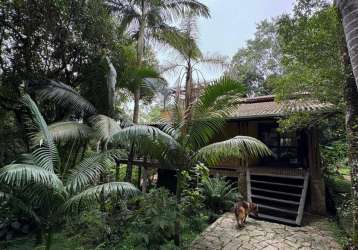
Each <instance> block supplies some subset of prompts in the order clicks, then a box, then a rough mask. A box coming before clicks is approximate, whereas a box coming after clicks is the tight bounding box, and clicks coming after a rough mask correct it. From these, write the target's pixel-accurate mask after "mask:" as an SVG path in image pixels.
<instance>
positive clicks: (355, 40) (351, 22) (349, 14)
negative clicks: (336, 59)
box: [335, 0, 358, 88]
mask: <svg viewBox="0 0 358 250" xmlns="http://www.w3.org/2000/svg"><path fill="white" fill-rule="evenodd" d="M335 3H336V5H337V6H338V8H339V10H340V13H341V16H342V23H343V28H344V33H345V35H346V42H347V47H348V53H349V56H350V60H351V64H352V68H353V74H354V77H355V84H356V87H357V88H358V29H357V27H358V1H357V0H336V1H335Z"/></svg>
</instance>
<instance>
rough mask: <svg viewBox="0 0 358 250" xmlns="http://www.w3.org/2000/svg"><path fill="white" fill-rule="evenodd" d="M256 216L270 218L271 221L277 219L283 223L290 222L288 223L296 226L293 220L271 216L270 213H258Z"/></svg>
mask: <svg viewBox="0 0 358 250" xmlns="http://www.w3.org/2000/svg"><path fill="white" fill-rule="evenodd" d="M258 218H260V219H267V220H272V221H279V222H283V223H285V224H290V225H296V226H297V224H296V221H295V220H290V219H285V218H281V217H276V216H272V215H268V214H261V213H259V216H258Z"/></svg>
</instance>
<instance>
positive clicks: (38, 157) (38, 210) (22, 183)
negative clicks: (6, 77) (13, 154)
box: [0, 95, 139, 249]
mask: <svg viewBox="0 0 358 250" xmlns="http://www.w3.org/2000/svg"><path fill="white" fill-rule="evenodd" d="M23 104H24V105H25V107H26V108H27V109H28V112H29V114H30V118H31V120H30V121H29V124H28V125H31V129H32V131H33V133H31V138H32V142H33V143H32V144H33V151H32V152H31V153H29V154H25V155H23V156H21V157H20V159H19V160H18V161H16V162H14V163H12V164H10V165H7V166H4V167H3V168H1V170H0V183H1V186H4V187H6V188H2V189H1V190H2V192H0V197H1V198H2V199H5V200H8V201H14V200H15V201H16V206H21V208H22V210H23V211H26V212H27V213H28V214H29V215H30V216H31V217H32V218H34V220H35V221H36V222H37V224H38V225H39V227H40V228H41V229H42V230H43V231H45V232H46V234H47V236H46V249H50V247H51V242H52V235H53V230H54V228H55V226H57V225H58V224H60V223H61V221H62V220H63V218H64V217H66V216H70V215H71V214H73V213H78V212H79V211H81V210H84V209H88V208H90V207H93V206H94V205H95V204H96V202H101V203H104V202H106V201H108V200H109V199H110V198H113V197H116V198H127V197H132V196H134V195H137V194H139V190H138V189H137V188H135V187H134V186H133V185H132V184H130V183H126V182H108V183H99V177H100V176H101V174H102V173H103V172H104V171H105V169H106V168H107V167H109V166H110V165H111V164H112V162H113V159H114V158H115V157H118V156H117V155H118V151H103V152H100V153H96V154H92V155H91V156H89V157H87V158H85V159H83V160H82V161H81V162H79V163H78V164H76V165H74V166H70V165H69V164H67V163H66V162H62V161H61V159H60V157H59V153H58V150H57V147H56V144H55V139H59V138H60V139H70V138H74V137H78V135H80V134H83V132H84V131H88V128H87V127H85V125H79V124H76V123H71V122H67V123H66V124H65V125H66V126H61V125H59V124H55V125H53V126H52V127H51V130H50V129H49V127H48V126H47V124H46V122H45V120H44V118H43V117H42V115H41V113H40V112H39V110H38V108H37V106H36V104H35V103H34V102H33V100H32V99H31V98H30V97H29V96H28V95H25V96H24V97H23ZM73 128H77V130H74V129H73ZM12 204H14V202H12Z"/></svg>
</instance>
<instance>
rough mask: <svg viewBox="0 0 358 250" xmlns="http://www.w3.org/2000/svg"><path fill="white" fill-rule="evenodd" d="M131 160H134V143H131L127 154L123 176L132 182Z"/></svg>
mask: <svg viewBox="0 0 358 250" xmlns="http://www.w3.org/2000/svg"><path fill="white" fill-rule="evenodd" d="M133 160H134V144H132V146H131V149H130V152H129V154H128V162H127V170H126V177H125V178H124V180H125V181H126V182H132V174H133Z"/></svg>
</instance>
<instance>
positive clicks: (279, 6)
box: [159, 0, 295, 85]
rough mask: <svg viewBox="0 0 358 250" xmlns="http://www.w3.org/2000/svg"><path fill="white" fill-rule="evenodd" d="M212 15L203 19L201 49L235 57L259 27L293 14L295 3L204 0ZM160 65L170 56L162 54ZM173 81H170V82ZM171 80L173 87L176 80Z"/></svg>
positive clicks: (215, 74) (284, 0) (290, 0)
mask: <svg viewBox="0 0 358 250" xmlns="http://www.w3.org/2000/svg"><path fill="white" fill-rule="evenodd" d="M201 2H202V3H204V4H206V5H207V6H208V7H209V9H210V13H211V18H210V19H204V18H200V19H199V22H198V27H199V48H200V49H201V50H202V52H203V54H220V55H223V56H228V57H230V58H231V57H232V56H233V55H234V54H235V53H236V52H237V51H238V49H239V48H242V47H244V46H245V42H246V41H247V40H248V39H251V38H253V36H254V33H255V30H256V24H257V23H259V22H260V21H262V20H264V19H271V18H272V17H276V16H279V15H281V14H284V13H290V12H291V11H292V8H293V4H294V2H295V0H201ZM159 53H160V55H159V60H160V62H163V63H164V62H165V61H166V60H167V58H170V55H167V54H166V52H165V51H160V52H159ZM204 71H206V72H203V73H204V74H205V75H206V77H207V78H208V79H213V78H215V77H218V76H219V75H220V74H221V73H222V72H218V71H216V72H212V71H210V72H209V71H208V70H205V69H204ZM170 78H171V79H170ZM168 81H169V82H170V83H171V85H172V84H173V81H174V77H169V79H168Z"/></svg>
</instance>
